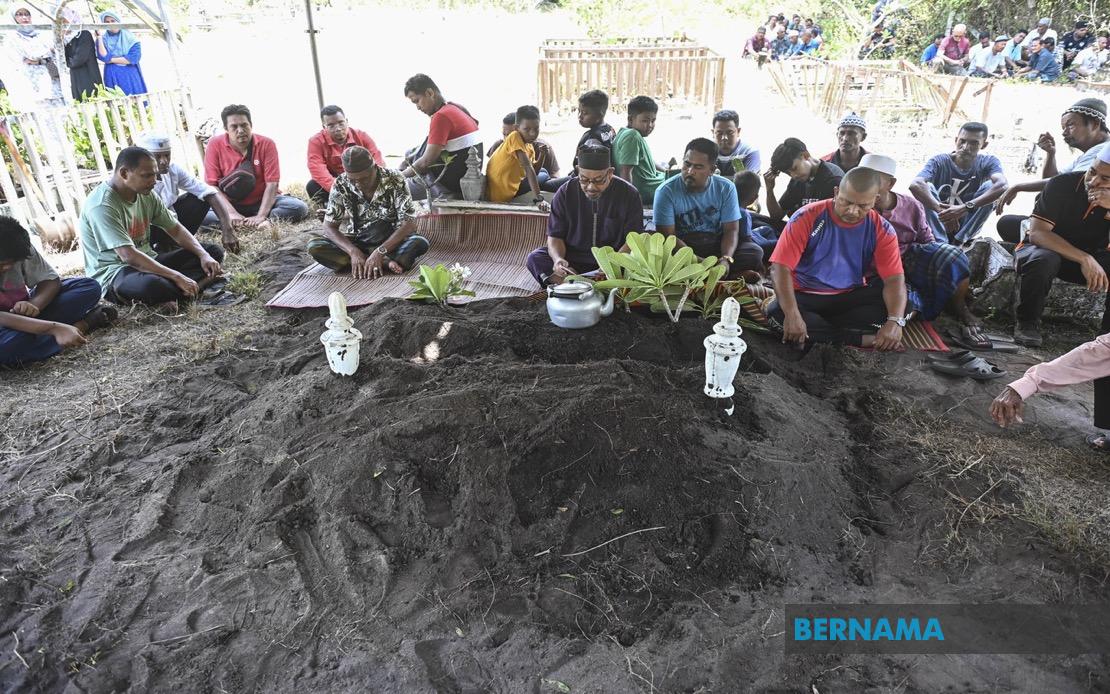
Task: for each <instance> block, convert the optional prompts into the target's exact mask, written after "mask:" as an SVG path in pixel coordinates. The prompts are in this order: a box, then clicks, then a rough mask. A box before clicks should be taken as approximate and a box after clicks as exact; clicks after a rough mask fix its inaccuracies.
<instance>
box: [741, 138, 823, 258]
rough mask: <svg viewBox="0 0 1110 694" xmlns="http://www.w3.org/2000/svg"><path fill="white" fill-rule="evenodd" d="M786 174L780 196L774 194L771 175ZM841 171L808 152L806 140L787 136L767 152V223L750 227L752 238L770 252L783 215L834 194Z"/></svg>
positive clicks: (782, 224) (779, 229) (766, 253)
mask: <svg viewBox="0 0 1110 694" xmlns="http://www.w3.org/2000/svg"><path fill="white" fill-rule="evenodd" d="M780 171H781V172H783V173H785V174H786V175H787V176H789V177H790V183H788V184H787V185H786V191H785V192H784V193H783V194H782V197H779V198H776V197H775V179H776V178H778V175H779V172H780ZM843 175H844V172H843V171H841V170H840V167H839V166H837V165H836V164H833V163H831V162H827V161H821V160H819V159H816V158H814V156H813V155H812V154H810V153H809V148H808V147H806V144H805V143H804V142H802V141H801V140H799V139H798V138H796V137H788V138H786V140H785V141H784V142H783V143H782V144H781V145H779V146H778V147H776V148H775V151H774V152H773V153H772V154H771V168H769V169H767V173H765V174H763V182H764V183H765V184H767V219H768V220H770V223H769V224H766V225H757V226H756V227H755V228H753V229H752V239H753V240H754V241H755V242H756V243H757V244H758V245H759V246H760V248H762V249H763V254H764V255H765V256H770V255H771V252H772V251H773V250H774V249H775V241H776V240H777V239H778V237H779V232H780V231H781V230H782V229H783V227H784V223H783V218H784V217H787V216H792V215H793V214H794V213H795V212H797V211H798V210H800V209H801V208H802V207H804V206H806V205H808V204H810V203H813V202H817V201H818V200H827V199H829V198H831V197H832V196H833V195H835V192H836V186H837V185H839V184H840V179H841V177H842V176H843Z"/></svg>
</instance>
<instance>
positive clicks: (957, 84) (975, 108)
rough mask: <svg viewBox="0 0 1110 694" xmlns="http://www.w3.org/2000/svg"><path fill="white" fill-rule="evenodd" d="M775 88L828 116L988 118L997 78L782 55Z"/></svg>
mask: <svg viewBox="0 0 1110 694" xmlns="http://www.w3.org/2000/svg"><path fill="white" fill-rule="evenodd" d="M768 74H770V76H771V79H772V80H773V81H774V83H775V88H776V90H778V91H779V92H780V93H781V94H782V95H783V96H784V97H786V98H787V99H788V100H789V101H791V102H793V103H795V104H802V105H805V106H806V107H807V108H808V109H809V110H811V111H813V112H814V113H817V114H819V115H820V116H821V117H822V118H823V119H825V120H826V121H829V122H830V123H831V122H836V121H838V120H840V118H841V117H842V116H843V115H844V114H845V113H848V112H850V111H855V112H856V113H858V114H860V115H862V116H864V117H869V116H871V115H872V114H874V115H879V114H883V115H884V116H896V117H897V116H901V117H902V118H903V119H904V120H909V121H911V122H925V121H935V122H936V123H937V124H939V125H942V126H944V125H948V123H949V121H951V120H952V118H953V117H956V118H957V119H958V120H972V118H971V117H970V115H969V114H974V116H975V118H974V119H975V120H980V121H983V122H986V120H987V118H988V115H989V112H990V101H991V95H992V93H993V91H994V88H995V84H996V81H995V80H991V79H981V78H978V77H956V76H950V75H941V74H937V73H932V72H926V71H924V70H922V69H921V68H919V67H917V66H916V65H913V64H912V63H909V62H907V61H905V60H858V61H855V60H853V61H825V60H817V59H810V58H805V59H799V60H783V61H776V62H773V63H770V64H769V66H768Z"/></svg>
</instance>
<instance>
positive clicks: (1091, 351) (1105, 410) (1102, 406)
mask: <svg viewBox="0 0 1110 694" xmlns="http://www.w3.org/2000/svg"><path fill="white" fill-rule="evenodd" d="M1092 380H1093V381H1094V382H1095V417H1094V419H1095V422H1094V424H1095V427H1096V428H1098V429H1104V430H1105V429H1110V335H1105V334H1103V335H1099V336H1098V337H1096V338H1095V339H1093V340H1091V341H1090V342H1087V343H1084V344H1082V345H1079V346H1078V347H1076V348H1075V349H1073V350H1072V351H1070V352H1068V353H1067V354H1065V355H1063V356H1061V357H1057V358H1056V359H1053V360H1052V361H1050V362H1048V363H1042V364H1037V365H1036V366H1033V367H1032V368H1030V369H1029V370H1028V371H1026V372H1025V375H1024V376H1022V377H1021V378H1019V379H1018V380H1016V381H1014V382H1013V383H1011V384H1010V385H1008V386H1006V389H1005V390H1003V391H1002V392H1001V393H999V394H998V397H996V398H995V399H994V401H993V402H991V409H990V412H991V417H992V418H993V419H994V421H995V422H997V423H998V426H1000V427H1002V428H1006V427H1008V426H1009V425H1011V424H1013V423H1014V422H1019V423H1020V422H1021V421H1022V419H1021V416H1022V414H1023V410H1024V409H1025V401H1026V400H1028V399H1029V398H1031V397H1033V396H1034V395H1036V394H1037V393H1041V392H1044V391H1047V390H1055V389H1057V388H1059V387H1061V386H1067V385H1072V384H1074V383H1084V382H1086V381H1092ZM1087 445H1088V446H1090V447H1091V448H1093V449H1095V450H1096V451H1098V452H1100V453H1110V436H1107V435H1106V434H1091V435H1090V436H1088V437H1087Z"/></svg>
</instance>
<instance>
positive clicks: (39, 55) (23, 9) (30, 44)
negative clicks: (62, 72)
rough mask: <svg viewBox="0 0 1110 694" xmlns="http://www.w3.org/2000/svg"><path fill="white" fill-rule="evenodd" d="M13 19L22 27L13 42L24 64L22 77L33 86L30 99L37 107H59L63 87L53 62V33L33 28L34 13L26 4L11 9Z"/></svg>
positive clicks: (13, 48) (18, 57) (12, 44)
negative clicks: (32, 13)
mask: <svg viewBox="0 0 1110 694" xmlns="http://www.w3.org/2000/svg"><path fill="white" fill-rule="evenodd" d="M12 20H13V21H14V22H15V23H16V24H18V25H20V27H19V28H18V29H16V33H15V40H14V41H11V42H10V44H11V47H12V50H13V51H14V52H15V58H16V59H17V60H19V61H20V62H22V64H23V65H22V67H23V70H22V76H23V78H24V79H25V80H26V82H27V83H28V84H27V86H28V87H30V91H31V94H30V95H29V96H31V98H32V99H33V100H34V101H35V102H36V103H38V104H49V105H57V106H60V105H62V104H63V103H64V101H63V99H62V87H61V82H60V80H59V78H58V66H57V64H56V63H55V62H54V39H53V36H52V34H51V33H50V32H48V31H39V30H38V29H36V28H34V27H33V26H30V25H31V10H30V8H28V7H27V6H26V5H15V6H14V7H13V8H12Z"/></svg>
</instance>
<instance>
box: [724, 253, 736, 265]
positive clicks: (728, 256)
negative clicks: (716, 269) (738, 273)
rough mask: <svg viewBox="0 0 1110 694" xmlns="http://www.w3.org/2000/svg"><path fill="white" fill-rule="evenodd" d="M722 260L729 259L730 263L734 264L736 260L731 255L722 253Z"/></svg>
mask: <svg viewBox="0 0 1110 694" xmlns="http://www.w3.org/2000/svg"><path fill="white" fill-rule="evenodd" d="M721 260H727V261H728V264H729V265H732V264H733V263H734V262H736V261H735V260H733V259H732V256H731V255H722V256H721Z"/></svg>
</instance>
